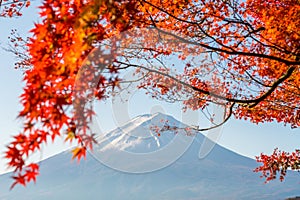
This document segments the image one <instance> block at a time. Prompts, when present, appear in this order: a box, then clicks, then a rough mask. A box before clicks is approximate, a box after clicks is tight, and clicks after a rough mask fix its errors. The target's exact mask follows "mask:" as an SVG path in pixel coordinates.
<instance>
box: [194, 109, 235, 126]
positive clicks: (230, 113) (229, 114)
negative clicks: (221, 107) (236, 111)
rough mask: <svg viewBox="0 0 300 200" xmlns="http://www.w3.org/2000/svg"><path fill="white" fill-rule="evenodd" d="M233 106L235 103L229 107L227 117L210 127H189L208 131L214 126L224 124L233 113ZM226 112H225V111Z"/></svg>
mask: <svg viewBox="0 0 300 200" xmlns="http://www.w3.org/2000/svg"><path fill="white" fill-rule="evenodd" d="M234 106H235V103H232V104H231V105H230V107H229V113H228V115H227V117H226V118H225V119H224V120H223V121H222V122H221V123H219V124H216V125H215V126H211V127H208V128H201V129H199V128H198V127H191V128H192V129H194V130H196V131H209V130H211V129H215V128H218V127H220V126H222V125H223V124H225V123H226V122H227V121H228V120H229V119H230V117H231V116H232V113H233V107H234ZM225 110H226V106H225ZM225 113H226V112H225Z"/></svg>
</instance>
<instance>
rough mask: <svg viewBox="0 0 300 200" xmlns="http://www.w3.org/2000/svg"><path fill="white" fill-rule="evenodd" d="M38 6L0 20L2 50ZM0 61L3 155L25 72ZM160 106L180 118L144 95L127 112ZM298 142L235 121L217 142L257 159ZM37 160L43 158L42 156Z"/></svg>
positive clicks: (104, 112) (102, 108) (48, 149)
mask: <svg viewBox="0 0 300 200" xmlns="http://www.w3.org/2000/svg"><path fill="white" fill-rule="evenodd" d="M36 7H37V3H35V2H33V3H32V6H31V7H30V8H29V9H25V10H24V16H23V17H21V18H19V19H8V18H0V30H1V31H0V45H1V47H7V44H8V39H7V37H8V36H9V34H10V30H11V29H14V28H17V30H18V31H19V32H20V33H22V34H26V33H27V32H28V31H29V30H30V29H31V28H32V27H33V23H34V22H36V21H38V15H37V13H38V9H37V8H36ZM0 60H1V62H0V81H1V84H0V91H1V98H0V111H1V112H0V113H1V114H0V133H1V140H0V152H1V153H2V152H3V151H4V150H5V145H7V144H8V142H9V140H10V138H11V136H12V135H13V134H17V133H18V132H19V131H21V121H20V120H19V119H16V116H17V114H18V112H19V111H20V109H21V105H20V104H19V99H18V97H19V95H20V94H21V93H22V85H23V83H22V72H21V71H20V70H16V69H14V55H13V54H11V53H9V52H6V51H5V50H3V49H0ZM97 105H98V106H97V109H98V110H96V112H97V114H98V121H99V124H100V127H101V128H102V129H103V131H108V130H110V129H113V128H114V127H116V126H118V125H120V124H119V123H118V122H116V120H115V119H116V118H117V116H114V114H113V113H112V107H111V103H110V102H107V103H101V104H97ZM159 105H160V107H161V108H163V110H164V111H165V112H166V113H167V114H171V115H174V116H175V117H177V118H178V119H180V115H181V112H180V110H179V109H178V108H179V106H178V105H170V104H161V103H160V102H158V101H154V100H152V99H150V98H149V97H145V96H143V95H142V93H136V94H133V95H132V96H130V101H129V105H128V112H129V115H130V117H131V118H133V117H135V116H137V115H139V114H145V113H150V112H152V111H153V109H154V110H155V109H157V108H158V107H159ZM299 141H300V130H299V129H297V130H295V129H294V130H291V129H290V128H289V127H284V126H283V125H281V124H276V123H268V124H260V125H254V124H251V123H249V122H245V121H237V120H234V119H232V120H230V121H229V122H228V123H227V124H225V125H224V128H223V131H222V135H221V138H220V140H219V141H218V143H219V144H221V145H222V146H224V147H226V148H228V149H231V150H233V151H235V152H237V153H239V154H242V155H245V156H248V157H251V158H254V156H256V155H259V153H260V152H265V153H270V152H272V151H273V149H274V148H276V147H279V148H280V149H283V150H287V151H293V150H295V149H296V148H299ZM50 143H51V142H50ZM68 147H69V145H64V143H63V142H62V141H58V142H57V143H55V144H54V145H51V144H48V145H47V146H45V148H43V154H42V158H46V157H48V156H50V155H53V154H56V153H58V152H60V151H62V150H64V149H66V148H68ZM35 158H36V159H40V157H39V156H36V157H35ZM70 158H71V155H70ZM5 168H6V167H5V161H4V160H3V159H0V173H2V172H4V171H5Z"/></svg>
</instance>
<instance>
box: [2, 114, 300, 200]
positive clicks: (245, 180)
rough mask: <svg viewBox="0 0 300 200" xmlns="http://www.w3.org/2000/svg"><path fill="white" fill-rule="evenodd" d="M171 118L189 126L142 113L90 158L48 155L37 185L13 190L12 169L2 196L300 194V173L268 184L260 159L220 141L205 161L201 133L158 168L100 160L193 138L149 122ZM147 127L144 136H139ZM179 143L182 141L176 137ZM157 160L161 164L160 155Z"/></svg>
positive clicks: (262, 196)
mask: <svg viewBox="0 0 300 200" xmlns="http://www.w3.org/2000/svg"><path fill="white" fill-rule="evenodd" d="M161 118H163V119H164V120H161ZM166 120H168V121H169V122H168V123H173V124H176V125H177V126H179V127H180V126H184V125H183V124H181V123H180V122H178V121H177V120H175V119H174V118H172V117H170V116H166V115H162V114H158V115H143V116H140V117H137V118H135V119H133V120H131V121H130V122H129V123H127V124H126V125H124V126H122V127H120V128H119V129H117V130H114V131H111V132H109V133H107V134H105V135H101V136H99V137H98V138H97V140H98V142H99V144H98V145H97V146H96V148H95V152H94V153H93V154H91V153H89V154H88V155H87V159H86V161H82V162H80V164H77V163H76V162H71V161H70V159H71V154H70V152H68V151H67V152H63V153H60V154H58V155H56V156H53V157H51V158H49V159H47V160H44V161H43V162H42V163H41V175H40V176H39V177H38V179H37V184H36V185H35V184H30V185H28V187H27V188H23V187H21V186H18V187H16V188H15V189H14V190H13V191H12V192H9V191H8V188H9V186H10V184H11V180H10V179H9V176H10V174H6V175H2V176H1V177H0V199H1V200H2V199H9V200H11V199H17V200H19V199H28V200H29V199H34V200H35V199H43V200H48V199H73V200H76V199H116V200H118V199H122V200H123V199H125V200H126V199H128V200H134V199H136V200H141V199H149V200H150V199H155V200H157V199H159V200H162V199H170V200H176V199H178V200H179V199H195V200H196V199H197V200H199V199H209V200H210V199H224V200H227V199H228V200H230V199H239V200H240V199H245V200H248V199H250V200H251V199H270V200H271V199H272V200H274V199H284V198H286V197H289V196H297V195H299V194H300V187H299V182H300V177H299V175H298V173H292V172H290V173H288V177H287V179H286V181H285V182H283V183H280V182H277V181H274V182H271V183H269V184H264V183H263V179H260V178H259V175H258V174H255V173H253V172H252V170H253V169H254V168H255V166H256V162H255V161H254V160H252V159H249V158H246V157H243V156H241V155H238V154H236V153H234V152H232V151H229V150H227V149H225V148H223V147H221V146H219V145H216V146H215V147H214V149H213V150H212V151H211V152H210V153H209V154H208V156H207V157H205V158H204V159H201V160H200V159H199V158H198V153H199V147H200V145H201V144H202V143H203V140H204V136H203V135H202V134H200V133H198V134H197V135H196V137H195V138H194V139H193V140H192V143H191V145H190V146H189V148H188V149H187V151H185V152H184V154H183V155H182V156H181V157H179V158H178V159H177V160H176V161H175V162H174V163H171V164H170V165H168V166H165V167H162V168H161V169H159V170H157V171H153V172H149V173H140V174H133V173H126V172H120V171H117V170H114V169H112V168H110V167H107V166H105V165H103V164H102V163H101V162H100V161H103V159H104V158H105V157H101V156H102V154H106V153H107V152H110V151H114V149H122V150H124V151H126V152H131V153H132V154H133V155H136V153H142V154H144V155H145V156H146V155H147V154H148V153H149V152H150V153H153V152H157V151H160V150H161V149H164V148H167V147H168V145H170V144H168V142H169V143H170V142H171V143H172V142H174V141H175V140H176V136H178V135H179V139H184V138H186V137H189V136H185V135H184V134H180V133H179V134H176V135H174V133H172V132H170V131H169V132H168V131H166V132H165V133H164V134H161V136H160V137H157V136H156V135H155V134H154V133H153V132H149V126H150V127H151V126H157V127H161V124H160V123H164V122H162V121H166ZM141 131H142V133H141V134H142V136H141V135H139V134H140V132H141ZM121 132H122V133H121ZM151 134H152V135H151ZM149 135H150V136H149ZM141 138H142V139H141ZM174 144H176V145H177V143H176V141H175V142H174ZM178 144H179V143H178ZM167 153H168V152H167ZM163 154H164V153H163ZM110 155H116V154H110ZM163 156H165V155H163ZM169 156H171V154H169ZM97 159H98V160H97ZM99 159H100V161H99ZM151 159H153V158H151ZM117 160H122V159H121V158H118V159H117ZM158 160H159V159H158ZM150 161H151V160H150ZM150 161H149V160H145V163H151V162H150ZM152 161H153V162H154V163H155V160H152ZM122 162H123V164H124V165H125V166H124V167H123V168H122V169H127V170H128V169H129V170H130V167H133V168H134V167H136V166H139V167H145V166H144V165H142V164H139V163H134V161H130V162H128V163H124V161H122ZM132 162H133V163H132ZM116 163H117V164H120V163H118V162H116ZM116 163H113V164H116ZM110 164H111V163H110ZM159 164H161V163H159ZM127 165H128V166H127ZM126 167H127V168H126ZM123 171H126V170H123Z"/></svg>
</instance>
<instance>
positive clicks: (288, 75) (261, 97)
mask: <svg viewBox="0 0 300 200" xmlns="http://www.w3.org/2000/svg"><path fill="white" fill-rule="evenodd" d="M295 69H296V67H290V68H289V69H288V71H287V73H286V74H284V75H282V76H281V77H280V78H278V79H277V80H276V81H275V82H274V83H273V84H272V87H271V89H270V90H268V91H267V92H266V93H264V94H263V95H262V96H260V97H259V98H258V99H256V102H254V104H252V105H250V106H249V108H253V107H255V106H256V105H257V104H258V103H259V102H261V101H263V100H264V99H266V98H267V97H268V96H269V95H271V93H272V92H273V91H274V90H275V89H276V88H277V86H279V84H281V83H282V82H284V81H285V80H286V79H287V78H289V77H290V76H291V75H292V73H293V72H294V71H295Z"/></svg>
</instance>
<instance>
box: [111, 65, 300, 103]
mask: <svg viewBox="0 0 300 200" xmlns="http://www.w3.org/2000/svg"><path fill="white" fill-rule="evenodd" d="M116 62H118V63H120V64H123V65H127V66H131V67H135V68H141V69H144V70H147V71H149V72H153V73H157V74H160V75H162V76H165V77H168V78H170V79H172V80H174V81H175V82H177V83H179V84H181V85H183V86H186V87H188V88H190V89H193V90H194V91H197V92H200V93H202V94H206V95H208V96H211V97H215V98H217V99H220V100H225V101H228V102H232V103H240V104H251V105H249V107H250V108H253V107H255V106H256V105H257V104H258V103H260V102H261V101H263V100H265V99H266V98H267V97H268V96H269V95H271V93H272V92H273V91H274V90H275V89H276V88H277V87H278V86H279V84H281V83H282V82H284V81H285V80H286V79H287V78H289V77H290V76H291V75H292V73H293V72H294V70H295V69H296V68H295V67H290V68H289V69H288V71H287V73H286V74H284V75H282V76H281V77H280V78H279V79H277V80H276V81H275V82H274V83H273V84H272V87H271V88H270V89H269V90H268V91H267V92H265V93H264V94H263V95H261V96H260V97H258V98H255V99H234V98H229V97H225V96H221V95H219V94H216V93H214V92H211V91H208V90H204V89H201V88H198V87H195V86H192V85H190V84H188V83H186V82H184V81H181V80H179V79H177V78H175V77H173V76H171V75H169V74H167V73H164V72H162V71H158V70H155V69H150V68H147V67H144V66H141V65H135V64H129V63H124V62H121V61H116Z"/></svg>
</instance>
